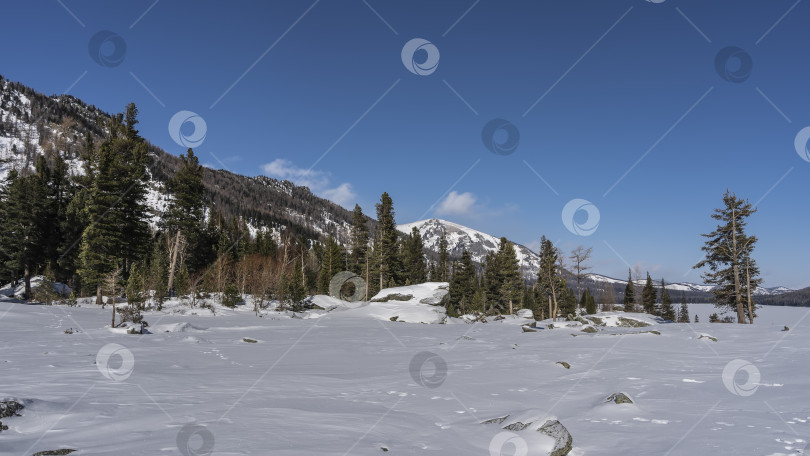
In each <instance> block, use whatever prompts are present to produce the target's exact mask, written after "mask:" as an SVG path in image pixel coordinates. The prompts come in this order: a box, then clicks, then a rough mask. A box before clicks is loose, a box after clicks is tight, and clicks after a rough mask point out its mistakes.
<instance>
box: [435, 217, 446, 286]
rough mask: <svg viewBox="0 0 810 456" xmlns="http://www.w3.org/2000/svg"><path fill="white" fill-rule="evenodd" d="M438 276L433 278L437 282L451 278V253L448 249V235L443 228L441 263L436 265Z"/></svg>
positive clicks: (440, 245)
mask: <svg viewBox="0 0 810 456" xmlns="http://www.w3.org/2000/svg"><path fill="white" fill-rule="evenodd" d="M436 269H437V270H438V277H437V278H436V279H432V280H434V281H436V282H447V281H449V280H450V253H449V252H448V250H447V236H446V235H445V233H444V230H442V235H441V237H440V238H439V263H438V264H437V265H436Z"/></svg>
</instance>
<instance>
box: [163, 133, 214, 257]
mask: <svg viewBox="0 0 810 456" xmlns="http://www.w3.org/2000/svg"><path fill="white" fill-rule="evenodd" d="M180 160H181V162H182V165H181V166H180V169H178V170H177V172H176V173H175V174H174V176H172V177H171V179H169V181H168V182H167V183H166V189H167V190H168V192H169V194H170V195H171V196H172V199H171V201H170V202H169V206H168V208H167V209H166V212H165V213H164V214H163V220H162V226H163V229H164V230H165V231H166V233H167V234H168V235H170V236H175V235H176V233H177V232H179V233H180V234H181V239H182V240H184V241H185V245H186V249H185V251H186V252H187V255H186V256H187V258H186V260H185V261H183V262H184V263H186V264H188V265H189V267H190V269H191V271H197V270H200V269H203V268H204V267H205V266H206V264H207V263H206V261H207V260H208V255H206V251H205V238H204V236H203V204H204V199H203V196H204V192H205V186H204V185H203V175H204V171H203V167H202V166H200V163H199V160H198V159H197V157H196V156H195V155H194V151H193V150H191V149H188V151H187V152H186V155H180Z"/></svg>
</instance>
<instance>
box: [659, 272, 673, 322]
mask: <svg viewBox="0 0 810 456" xmlns="http://www.w3.org/2000/svg"><path fill="white" fill-rule="evenodd" d="M661 318H663V319H664V320H669V321H675V308H674V307H672V299H671V298H670V297H669V290H667V287H666V284H665V283H664V279H663V278H661Z"/></svg>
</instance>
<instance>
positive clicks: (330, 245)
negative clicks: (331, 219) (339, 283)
mask: <svg viewBox="0 0 810 456" xmlns="http://www.w3.org/2000/svg"><path fill="white" fill-rule="evenodd" d="M344 264H345V259H344V256H343V249H342V248H341V247H340V244H338V243H337V241H336V240H335V238H334V236H332V235H331V234H330V235H329V237H328V238H326V245H325V246H324V250H323V259H322V260H321V269H320V271H319V273H318V293H320V294H327V293H329V282H330V281H331V280H332V277H334V276H335V274H337V273H338V272H340V271H342V270H343V265H344Z"/></svg>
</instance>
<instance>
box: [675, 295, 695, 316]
mask: <svg viewBox="0 0 810 456" xmlns="http://www.w3.org/2000/svg"><path fill="white" fill-rule="evenodd" d="M695 317H697V315H695ZM678 323H689V305H688V304H686V293H684V292H681V309H680V311H679V312H678ZM695 323H697V321H695Z"/></svg>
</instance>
